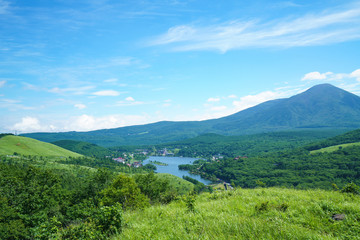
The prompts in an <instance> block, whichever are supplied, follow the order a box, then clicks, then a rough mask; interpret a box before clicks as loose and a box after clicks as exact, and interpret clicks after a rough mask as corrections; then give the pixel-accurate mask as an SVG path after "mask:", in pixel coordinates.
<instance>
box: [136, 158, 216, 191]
mask: <svg viewBox="0 0 360 240" xmlns="http://www.w3.org/2000/svg"><path fill="white" fill-rule="evenodd" d="M195 160H197V159H196V158H187V157H161V156H151V157H149V158H147V159H146V160H144V162H143V165H145V164H148V163H150V161H153V162H154V161H157V162H162V163H166V164H168V165H167V166H160V165H156V164H154V165H155V166H156V168H157V170H156V172H157V173H170V174H172V175H175V176H177V177H180V178H182V177H183V176H188V177H191V178H193V179H196V180H198V181H199V182H202V183H204V184H206V185H208V184H211V181H209V180H206V179H204V178H202V177H200V175H194V174H191V173H189V172H188V171H185V170H179V167H178V166H179V165H181V164H192V163H193V162H194V161H195Z"/></svg>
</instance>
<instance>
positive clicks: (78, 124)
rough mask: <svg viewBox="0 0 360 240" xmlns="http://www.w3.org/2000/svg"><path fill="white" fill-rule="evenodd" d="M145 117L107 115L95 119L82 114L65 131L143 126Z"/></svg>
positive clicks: (146, 119)
mask: <svg viewBox="0 0 360 240" xmlns="http://www.w3.org/2000/svg"><path fill="white" fill-rule="evenodd" d="M148 120H149V119H148V117H147V116H145V115H109V116H102V117H95V116H91V115H86V114H83V115H81V116H76V117H73V118H72V121H71V122H70V123H69V124H68V125H67V126H66V130H67V131H70V130H76V131H91V130H96V129H108V128H117V127H123V126H129V125H136V124H144V123H147V122H148Z"/></svg>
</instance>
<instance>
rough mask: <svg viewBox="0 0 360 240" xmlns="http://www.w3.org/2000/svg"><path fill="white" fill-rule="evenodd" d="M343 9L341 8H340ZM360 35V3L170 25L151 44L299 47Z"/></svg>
mask: <svg viewBox="0 0 360 240" xmlns="http://www.w3.org/2000/svg"><path fill="white" fill-rule="evenodd" d="M338 9H340V8H338ZM355 39H360V5H359V4H353V5H349V6H347V7H346V8H345V7H343V8H342V10H337V11H334V10H331V9H327V10H326V11H323V12H317V13H313V14H307V15H304V16H299V17H295V18H294V17H292V18H290V17H287V18H283V19H278V20H274V21H271V22H269V21H261V20H255V21H254V20H248V21H243V20H234V21H229V22H224V23H220V24H217V25H212V26H194V25H192V26H190V25H181V26H174V27H171V28H170V29H169V30H168V31H167V32H166V33H165V34H163V35H161V36H158V37H156V38H155V39H154V40H153V41H151V42H150V45H168V44H171V46H172V49H173V50H175V51H193V50H217V51H220V52H227V51H229V50H233V49H243V48H252V47H256V48H259V47H260V48H263V47H281V48H284V47H299V46H315V45H325V44H331V43H339V42H345V41H350V40H355Z"/></svg>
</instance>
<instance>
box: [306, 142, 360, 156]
mask: <svg viewBox="0 0 360 240" xmlns="http://www.w3.org/2000/svg"><path fill="white" fill-rule="evenodd" d="M353 146H360V142H356V143H344V144H339V145H335V146H330V147H325V148H320V149H318V150H313V151H310V153H311V154H315V153H324V152H327V153H331V152H334V151H337V150H340V149H343V148H346V147H353Z"/></svg>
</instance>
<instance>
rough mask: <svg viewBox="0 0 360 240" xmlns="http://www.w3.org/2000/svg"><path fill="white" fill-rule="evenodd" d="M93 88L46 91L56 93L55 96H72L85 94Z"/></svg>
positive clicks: (57, 88) (56, 88)
mask: <svg viewBox="0 0 360 240" xmlns="http://www.w3.org/2000/svg"><path fill="white" fill-rule="evenodd" d="M29 85H30V84H29ZM93 88H94V86H84V87H72V88H59V87H55V88H52V89H50V90H48V91H49V92H51V93H57V94H65V93H70V94H74V95H83V94H86V93H87V92H88V91H89V90H91V89H93Z"/></svg>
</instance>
